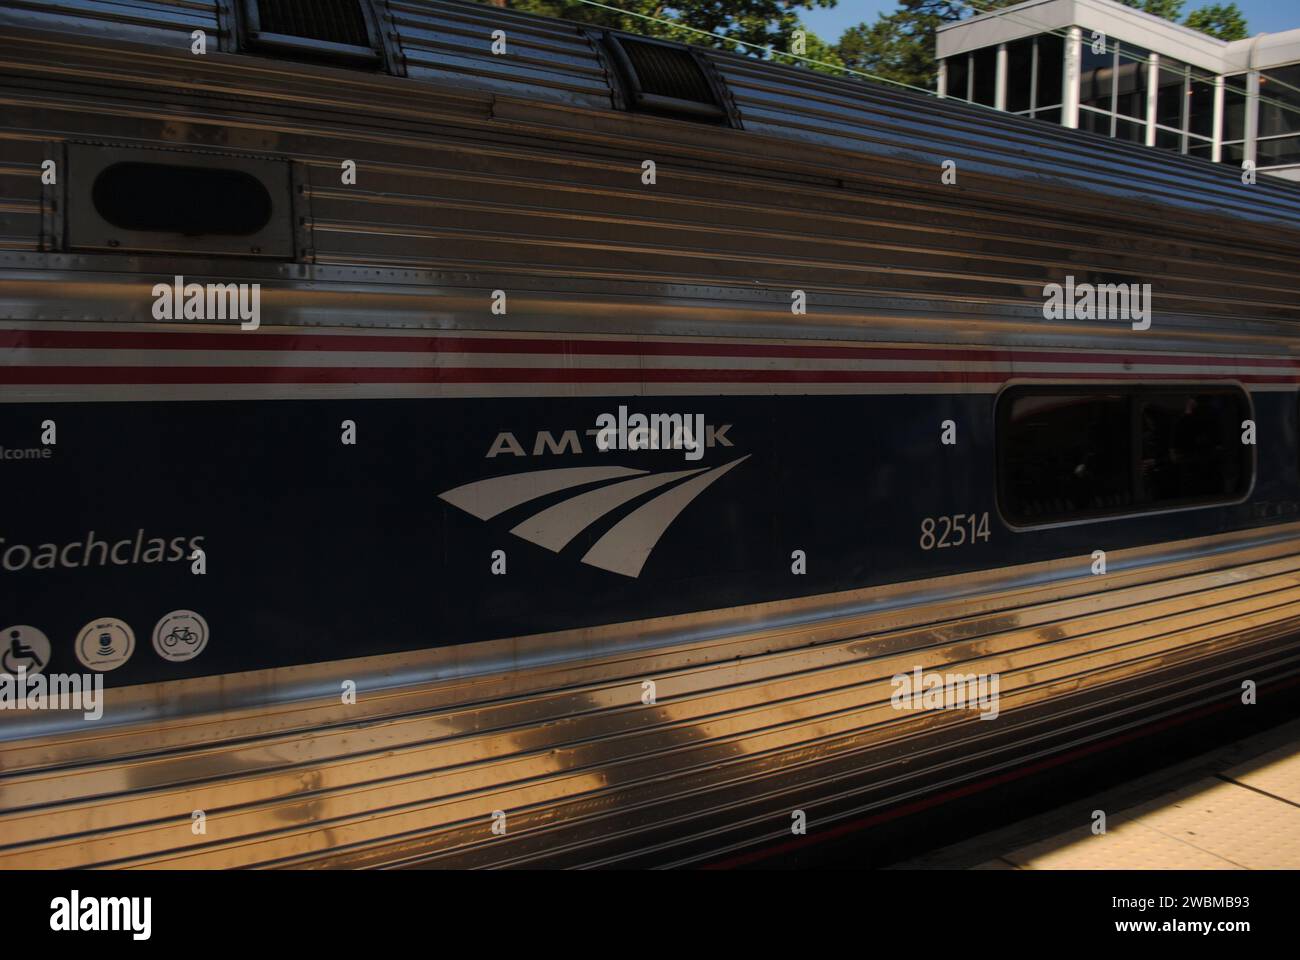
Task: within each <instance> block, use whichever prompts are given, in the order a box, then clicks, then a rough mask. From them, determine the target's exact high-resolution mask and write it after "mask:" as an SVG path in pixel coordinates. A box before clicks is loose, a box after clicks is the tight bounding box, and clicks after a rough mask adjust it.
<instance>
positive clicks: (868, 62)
mask: <svg viewBox="0 0 1300 960" xmlns="http://www.w3.org/2000/svg"><path fill="white" fill-rule="evenodd" d="M977 2H978V3H979V6H981V7H983V6H985V2H984V0H977ZM998 5H1005V0H1004V3H1002V4H998V3H996V2H992V3H988V6H990V7H992V6H998ZM966 9H967V5H966V4H965V3H964V2H962V0H899V3H898V9H897V10H895V11H894V12H893V13H882V14H880V15H879V16H878V17H877V18H876V22H875V23H860V24H858V25H857V26H856V27H849V29H847V30H845V31H844V33H843V34H842V35H841V36H840V42H839V43H838V44H837V46H836V48H837V50H838V51H839V55H840V59H841V60H843V61H844V65H845V66H847V67H851V68H853V69H854V70H860V71H861V72H863V73H869V74H871V75H873V76H877V77H884V78H885V79H887V80H894V81H897V82H898V83H906V84H910V85H912V86H914V87H924V88H927V89H933V88H934V85H935V78H936V75H937V73H938V67H937V65H936V64H935V59H934V45H935V39H934V35H935V31H936V30H938V29H939V27H941V26H943V25H944V24H945V23H952V22H953V21H954V20H960V19H961V18H962V15H963V14H964V13H965V11H966Z"/></svg>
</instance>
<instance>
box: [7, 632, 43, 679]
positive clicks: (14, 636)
mask: <svg viewBox="0 0 1300 960" xmlns="http://www.w3.org/2000/svg"><path fill="white" fill-rule="evenodd" d="M49 662H50V638H49V637H47V636H46V635H45V634H44V633H42V632H41V631H40V630H37V629H36V628H35V627H28V626H14V627H5V628H4V631H3V632H2V633H0V673H7V674H9V675H10V676H12V677H16V676H17V675H18V671H19V670H26V671H27V673H29V674H35V673H40V672H41V671H42V670H44V669H45V665H46V664H47V663H49Z"/></svg>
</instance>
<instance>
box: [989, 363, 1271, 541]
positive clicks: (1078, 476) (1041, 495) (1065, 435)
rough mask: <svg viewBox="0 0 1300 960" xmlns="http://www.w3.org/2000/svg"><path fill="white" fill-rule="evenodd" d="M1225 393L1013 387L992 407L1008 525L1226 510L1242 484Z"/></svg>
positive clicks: (1238, 400) (1244, 468)
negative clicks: (1221, 506) (1191, 508)
mask: <svg viewBox="0 0 1300 960" xmlns="http://www.w3.org/2000/svg"><path fill="white" fill-rule="evenodd" d="M1249 411H1250V407H1249V404H1248V402H1247V400H1246V397H1245V394H1244V393H1242V392H1241V391H1240V390H1238V389H1235V388H1218V387H1205V388H1196V389H1189V388H1187V387H1171V388H1137V387H1135V388H1118V387H1117V388H1097V389H1088V388H1082V387H1080V388H1069V387H1042V388H1040V387H1013V388H1012V389H1010V390H1007V391H1006V392H1005V393H1003V394H1002V396H1001V397H1000V398H999V400H998V414H997V415H998V485H999V500H1000V504H1001V507H1002V513H1003V515H1004V516H1005V517H1006V518H1007V519H1008V520H1009V521H1010V522H1011V523H1014V524H1036V523H1053V522H1058V521H1066V520H1079V519H1085V518H1088V517H1099V516H1108V515H1115V514H1123V513H1141V512H1145V511H1148V510H1155V509H1162V508H1171V507H1177V506H1188V505H1192V504H1208V503H1216V502H1219V503H1221V502H1229V501H1233V500H1237V499H1239V498H1240V497H1242V496H1243V495H1244V494H1245V492H1246V490H1247V489H1248V488H1249V486H1250V478H1251V470H1252V458H1251V448H1250V447H1248V446H1246V445H1244V444H1242V442H1241V422H1242V421H1243V420H1245V419H1247V418H1248V417H1249V416H1250V412H1249Z"/></svg>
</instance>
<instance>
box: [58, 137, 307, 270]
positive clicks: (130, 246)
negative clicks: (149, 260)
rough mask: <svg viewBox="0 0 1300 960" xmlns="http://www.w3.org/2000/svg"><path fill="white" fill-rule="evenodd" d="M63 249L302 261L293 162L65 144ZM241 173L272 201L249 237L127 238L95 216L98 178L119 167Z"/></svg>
mask: <svg viewBox="0 0 1300 960" xmlns="http://www.w3.org/2000/svg"><path fill="white" fill-rule="evenodd" d="M66 158H67V164H66V166H67V170H68V171H69V173H72V172H74V171H75V174H76V175H75V176H66V177H61V178H60V179H61V180H63V182H64V184H65V185H66V186H65V190H66V195H65V205H64V210H65V218H66V219H65V224H64V233H63V248H64V249H65V250H67V251H76V252H81V253H103V254H127V255H131V256H150V255H165V256H169V257H171V256H175V257H207V258H211V257H242V258H247V259H252V260H276V261H294V260H297V259H298V250H297V246H298V244H297V236H296V232H295V213H294V203H295V201H294V187H293V183H294V176H293V169H292V165H291V163H290V162H289V161H288V160H276V159H269V158H267V159H263V158H255V157H248V156H242V155H233V154H223V153H217V152H213V151H200V150H167V149H162V148H156V147H151V146H134V145H127V144H102V143H87V142H83V141H72V142H69V143H68V144H67V153H66ZM132 162H134V163H154V164H164V165H169V166H180V167H197V168H219V169H223V170H237V171H240V172H242V173H247V174H249V175H250V176H252V177H254V178H255V179H256V180H257V181H258V182H259V183H261V184H262V186H263V187H264V188H265V189H266V191H267V193H268V194H269V195H270V198H271V216H270V218H269V219H268V220H267V223H266V225H265V226H264V227H262V229H260V230H258V231H257V232H256V233H251V234H247V235H243V236H240V235H233V234H196V235H194V236H185V235H182V234H177V233H164V232H158V231H152V230H130V229H125V228H122V227H117V226H114V225H113V224H111V223H109V222H108V221H107V220H106V219H104V217H103V216H102V215H101V214H100V212H99V210H98V209H96V207H95V203H94V199H93V194H94V187H95V182H96V181H97V180H98V178H99V176H100V174H102V173H103V172H104V171H106V170H108V169H109V168H110V167H112V166H114V165H116V164H119V163H132Z"/></svg>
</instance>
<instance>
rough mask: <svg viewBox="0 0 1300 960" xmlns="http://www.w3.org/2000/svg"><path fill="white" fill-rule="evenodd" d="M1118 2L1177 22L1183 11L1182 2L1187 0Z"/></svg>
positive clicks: (1128, 0)
mask: <svg viewBox="0 0 1300 960" xmlns="http://www.w3.org/2000/svg"><path fill="white" fill-rule="evenodd" d="M1119 2H1120V3H1122V4H1124V6H1126V7H1132V8H1133V9H1134V10H1141V11H1142V12H1143V13H1149V14H1151V15H1152V16H1156V17H1164V18H1165V19H1166V20H1172V21H1173V22H1174V23H1177V22H1178V16H1179V14H1181V13H1182V12H1183V4H1184V3H1186V2H1187V0H1119Z"/></svg>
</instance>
